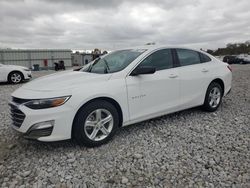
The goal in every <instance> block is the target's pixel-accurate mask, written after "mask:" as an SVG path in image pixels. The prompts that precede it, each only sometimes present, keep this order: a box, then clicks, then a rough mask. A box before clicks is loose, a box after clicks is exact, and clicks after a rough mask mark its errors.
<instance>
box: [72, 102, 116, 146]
mask: <svg viewBox="0 0 250 188" xmlns="http://www.w3.org/2000/svg"><path fill="white" fill-rule="evenodd" d="M118 125H119V115H118V113H117V110H116V108H115V107H114V106H113V105H112V104H111V103H109V102H107V101H104V100H98V101H94V102H91V103H89V104H87V105H86V106H83V107H82V108H81V109H80V110H79V112H78V113H77V115H76V117H75V120H74V124H73V137H74V139H75V140H76V141H77V142H78V143H79V144H80V145H84V146H87V147H95V146H100V145H102V144H104V143H106V142H108V141H109V140H110V139H111V138H112V137H113V135H114V134H115V132H116V130H117V129H118Z"/></svg>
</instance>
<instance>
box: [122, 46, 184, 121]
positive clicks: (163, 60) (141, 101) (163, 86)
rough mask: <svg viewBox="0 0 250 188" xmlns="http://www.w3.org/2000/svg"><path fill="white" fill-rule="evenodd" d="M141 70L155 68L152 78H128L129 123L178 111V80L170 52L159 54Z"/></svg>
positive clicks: (144, 63) (160, 52)
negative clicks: (146, 67) (149, 67)
mask: <svg viewBox="0 0 250 188" xmlns="http://www.w3.org/2000/svg"><path fill="white" fill-rule="evenodd" d="M138 66H153V67H155V68H156V72H155V73H153V74H145V75H137V76H131V75H129V76H127V77H126V84H127V92H128V103H129V104H128V105H129V112H130V120H131V121H132V122H136V121H140V120H141V119H149V118H151V117H155V116H158V115H162V114H164V113H167V112H172V111H176V109H178V106H179V105H180V101H179V78H178V72H177V68H175V67H174V62H173V58H172V52H171V49H163V50H158V51H156V52H154V53H152V54H151V55H149V56H148V57H147V58H145V59H144V60H143V61H142V62H141V63H140V64H139V65H138Z"/></svg>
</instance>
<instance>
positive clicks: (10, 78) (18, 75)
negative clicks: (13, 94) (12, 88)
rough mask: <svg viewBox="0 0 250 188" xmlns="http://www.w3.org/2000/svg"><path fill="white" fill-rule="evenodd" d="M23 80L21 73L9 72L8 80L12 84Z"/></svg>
mask: <svg viewBox="0 0 250 188" xmlns="http://www.w3.org/2000/svg"><path fill="white" fill-rule="evenodd" d="M22 80H23V74H22V73H20V72H11V73H10V74H9V76H8V81H9V82H10V83H12V84H19V83H20V82H21V81H22Z"/></svg>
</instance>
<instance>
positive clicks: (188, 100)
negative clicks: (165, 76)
mask: <svg viewBox="0 0 250 188" xmlns="http://www.w3.org/2000/svg"><path fill="white" fill-rule="evenodd" d="M175 52H176V56H177V59H178V62H179V68H178V71H179V79H180V98H181V103H182V105H183V109H184V108H189V107H193V106H197V105H201V104H203V102H204V98H205V93H206V90H207V87H208V85H209V83H210V81H211V68H210V66H209V64H210V62H209V61H211V59H210V58H209V57H208V56H206V55H204V54H202V53H200V52H197V51H194V50H189V49H176V51H175Z"/></svg>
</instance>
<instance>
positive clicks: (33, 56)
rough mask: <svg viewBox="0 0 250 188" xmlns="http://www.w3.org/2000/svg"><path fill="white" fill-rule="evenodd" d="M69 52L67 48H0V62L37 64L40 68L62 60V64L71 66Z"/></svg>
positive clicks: (25, 64) (7, 63)
mask: <svg viewBox="0 0 250 188" xmlns="http://www.w3.org/2000/svg"><path fill="white" fill-rule="evenodd" d="M71 53H72V51H71V50H68V49H36V50H35V49H34V50H33V49H32V50H24V49H0V63H2V64H5V65H20V66H25V67H28V68H32V66H33V65H35V64H38V65H39V66H40V67H41V68H44V67H50V68H51V67H54V63H58V62H59V61H64V65H65V66H66V67H69V66H72V62H71Z"/></svg>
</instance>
